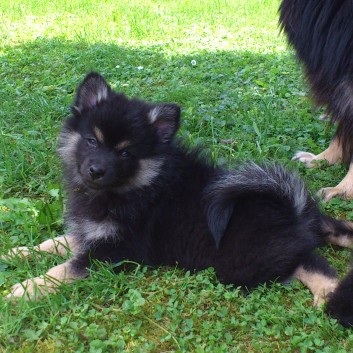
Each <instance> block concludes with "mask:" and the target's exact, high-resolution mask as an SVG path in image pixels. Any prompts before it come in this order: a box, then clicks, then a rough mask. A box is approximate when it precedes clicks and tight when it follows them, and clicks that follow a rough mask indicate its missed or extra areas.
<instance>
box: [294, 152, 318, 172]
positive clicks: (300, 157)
mask: <svg viewBox="0 0 353 353" xmlns="http://www.w3.org/2000/svg"><path fill="white" fill-rule="evenodd" d="M315 158H316V155H315V154H313V153H310V152H303V151H298V152H297V153H296V154H295V155H294V156H293V157H292V161H299V162H302V163H304V164H305V165H306V166H307V167H308V168H313V167H315V166H316V165H317V163H318V162H319V161H318V160H316V159H315Z"/></svg>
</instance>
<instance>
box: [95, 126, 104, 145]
mask: <svg viewBox="0 0 353 353" xmlns="http://www.w3.org/2000/svg"><path fill="white" fill-rule="evenodd" d="M93 132H94V134H95V135H96V138H97V140H98V141H99V142H100V143H104V135H103V133H102V131H101V130H100V129H99V128H98V127H97V126H95V127H94V128H93Z"/></svg>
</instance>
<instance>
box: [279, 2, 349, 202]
mask: <svg viewBox="0 0 353 353" xmlns="http://www.w3.org/2000/svg"><path fill="white" fill-rule="evenodd" d="M280 24H281V27H282V29H283V30H284V32H285V33H286V35H287V37H288V41H289V43H290V44H291V45H292V46H293V47H294V49H295V50H296V53H297V56H298V58H299V60H300V61H301V62H302V63H303V64H304V67H305V72H306V77H307V79H308V81H309V83H310V85H311V90H312V93H313V98H314V100H315V102H316V103H317V104H318V105H322V106H325V107H326V108H327V113H328V116H330V118H331V121H332V122H333V123H336V124H337V130H336V133H335V135H334V137H333V139H332V140H331V143H330V145H329V147H328V148H327V149H326V150H325V151H323V152H322V153H320V154H318V155H314V154H312V153H309V152H302V151H300V152H297V153H296V155H295V156H294V157H293V159H294V160H299V161H301V162H304V163H305V164H306V165H307V166H308V167H313V166H314V165H315V162H317V161H321V160H326V161H327V162H328V163H329V164H334V163H338V162H345V163H349V171H348V173H347V175H346V176H345V178H344V179H343V180H342V181H341V182H340V183H339V184H338V185H337V186H336V187H326V188H323V189H321V190H320V193H321V195H322V196H323V198H324V199H326V200H330V199H331V198H332V197H334V196H336V195H337V196H341V197H346V198H353V162H352V158H353V4H352V1H351V0H282V3H281V5H280Z"/></svg>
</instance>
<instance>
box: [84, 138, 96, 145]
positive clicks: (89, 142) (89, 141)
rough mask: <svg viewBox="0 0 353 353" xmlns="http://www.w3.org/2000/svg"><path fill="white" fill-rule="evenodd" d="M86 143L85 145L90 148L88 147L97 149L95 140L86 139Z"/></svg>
mask: <svg viewBox="0 0 353 353" xmlns="http://www.w3.org/2000/svg"><path fill="white" fill-rule="evenodd" d="M86 141H87V145H88V146H90V147H97V140H96V139H94V138H93V137H88V138H87V139H86Z"/></svg>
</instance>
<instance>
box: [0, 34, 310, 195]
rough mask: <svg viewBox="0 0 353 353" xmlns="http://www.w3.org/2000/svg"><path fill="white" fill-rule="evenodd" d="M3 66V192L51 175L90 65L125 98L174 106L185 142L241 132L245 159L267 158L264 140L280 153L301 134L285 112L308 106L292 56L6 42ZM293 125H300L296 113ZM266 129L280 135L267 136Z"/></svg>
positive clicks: (240, 147) (0, 165)
mask: <svg viewBox="0 0 353 353" xmlns="http://www.w3.org/2000/svg"><path fill="white" fill-rule="evenodd" d="M1 66H2V74H1V78H2V84H1V87H0V96H1V97H5V99H3V100H2V103H1V106H2V109H0V121H1V132H2V138H1V141H0V153H1V155H2V156H3V158H2V161H0V169H1V170H2V171H3V172H4V173H3V176H0V177H1V178H2V179H3V190H2V192H0V196H1V193H2V194H3V195H6V194H11V193H13V192H17V191H19V190H22V193H23V189H24V185H26V186H27V187H28V189H29V190H28V191H29V193H31V191H33V190H38V189H40V185H42V184H43V183H45V179H46V178H49V179H51V178H52V177H54V176H55V175H56V174H57V161H56V156H55V153H54V151H55V147H56V136H57V134H58V131H59V129H60V126H61V124H62V121H63V119H64V118H65V117H66V116H67V115H68V114H69V107H70V104H71V103H72V100H73V95H74V92H75V89H76V87H77V85H78V84H79V82H80V81H81V80H82V79H83V77H84V76H85V75H86V74H87V72H89V71H90V70H96V71H99V72H100V73H101V74H102V75H104V76H105V77H106V79H107V80H108V82H110V84H111V85H112V86H113V87H114V89H116V90H118V91H123V92H124V93H125V94H127V95H128V96H138V97H140V98H142V99H145V100H151V101H164V102H176V103H178V104H180V105H181V106H182V108H183V119H184V125H183V131H184V132H187V133H188V134H189V136H191V137H190V140H191V142H195V141H197V140H198V139H201V140H202V142H206V143H207V144H211V145H212V146H213V145H216V144H217V143H218V142H219V141H220V140H221V139H222V138H237V139H238V140H239V144H238V145H237V150H238V151H239V152H240V153H241V152H243V154H244V156H245V157H247V158H248V157H252V156H256V155H258V154H260V155H261V156H264V157H266V156H267V154H269V153H270V154H271V155H272V156H273V153H274V152H273V151H269V147H268V146H275V147H274V148H275V149H276V151H277V150H278V149H279V150H280V152H279V153H278V157H279V158H281V157H283V155H285V154H286V153H288V149H290V148H291V142H290V140H291V139H292V137H293V136H292V135H291V134H293V132H294V131H298V128H297V127H296V126H295V125H294V126H293V127H292V128H289V127H288V126H287V122H288V119H291V115H293V116H294V115H297V114H298V111H300V110H302V111H303V112H308V110H310V103H309V102H308V100H307V99H306V98H305V94H304V93H303V92H302V84H303V82H302V80H301V78H300V70H299V68H298V65H297V63H295V61H294V60H293V57H292V55H291V54H288V53H284V54H283V55H276V54H259V53H251V52H239V51H234V52H233V51H214V52H209V51H204V52H199V53H198V54H197V55H196V54H195V55H188V54H186V55H178V56H171V55H169V54H168V53H166V51H165V49H164V48H163V46H162V45H156V46H152V47H147V48H126V47H122V46H118V45H114V44H106V43H94V44H91V43H86V42H71V41H66V40H63V39H60V38H56V39H50V40H49V39H44V38H38V39H36V40H34V41H33V42H28V43H25V44H23V45H21V46H17V47H10V48H7V49H6V50H5V54H3V56H2V57H1ZM303 97H304V98H303ZM284 112H286V113H285V114H284ZM309 113H310V112H309ZM286 114H287V116H286ZM308 115H310V114H308ZM309 118H310V119H311V116H309V117H308V119H309ZM291 120H295V119H291ZM295 124H297V125H298V124H299V125H300V126H302V123H301V122H300V119H298V120H297V122H296V123H295ZM286 129H287V130H286ZM288 129H289V130H288ZM314 130H315V128H314ZM272 135H273V136H278V135H281V136H284V137H283V138H282V140H281V139H279V140H278V138H277V137H276V138H275V139H274V140H271V141H269V138H271V136H272ZM283 140H285V141H283ZM283 146H285V148H284V149H283ZM225 153H226V154H227V153H228V152H227V151H225ZM221 154H222V153H221ZM241 156H243V155H242V154H241ZM216 157H218V156H216ZM286 158H287V157H286ZM31 183H32V184H31ZM28 185H29V186H28Z"/></svg>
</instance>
